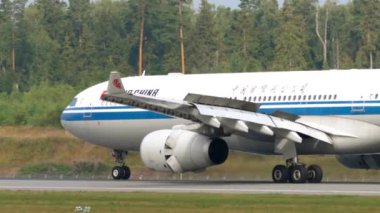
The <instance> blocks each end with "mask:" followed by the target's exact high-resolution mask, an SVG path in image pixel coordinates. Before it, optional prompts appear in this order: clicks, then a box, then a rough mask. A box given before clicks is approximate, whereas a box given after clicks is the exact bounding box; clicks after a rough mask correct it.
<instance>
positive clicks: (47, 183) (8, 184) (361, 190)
mask: <svg viewBox="0 0 380 213" xmlns="http://www.w3.org/2000/svg"><path fill="white" fill-rule="evenodd" d="M0 190H31V191H99V192H102V191H107V192H178V193H236V194H303V195H307V194H309V195H370V196H380V183H321V184H275V183H271V182H254V181H114V180H109V181H88V180H0Z"/></svg>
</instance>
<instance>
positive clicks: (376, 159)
mask: <svg viewBox="0 0 380 213" xmlns="http://www.w3.org/2000/svg"><path fill="white" fill-rule="evenodd" d="M336 159H337V160H338V161H339V163H341V164H343V165H344V166H346V167H348V168H351V169H380V154H372V155H337V156H336Z"/></svg>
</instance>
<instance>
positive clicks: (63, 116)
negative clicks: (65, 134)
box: [60, 107, 67, 129]
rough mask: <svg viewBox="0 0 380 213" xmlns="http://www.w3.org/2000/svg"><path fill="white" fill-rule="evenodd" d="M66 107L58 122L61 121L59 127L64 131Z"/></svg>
mask: <svg viewBox="0 0 380 213" xmlns="http://www.w3.org/2000/svg"><path fill="white" fill-rule="evenodd" d="M66 109H67V107H66V108H65V109H64V110H63V111H62V113H61V117H60V121H61V126H62V127H63V128H64V129H66V128H67V123H66V122H65V112H66Z"/></svg>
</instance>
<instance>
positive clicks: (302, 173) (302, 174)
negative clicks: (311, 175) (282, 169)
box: [290, 165, 308, 183]
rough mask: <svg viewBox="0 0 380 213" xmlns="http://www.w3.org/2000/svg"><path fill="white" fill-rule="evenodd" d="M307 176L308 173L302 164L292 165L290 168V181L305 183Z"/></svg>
mask: <svg viewBox="0 0 380 213" xmlns="http://www.w3.org/2000/svg"><path fill="white" fill-rule="evenodd" d="M307 177H308V173H307V169H306V167H305V166H304V165H294V166H292V167H291V168H290V182H292V183H305V182H306V180H307Z"/></svg>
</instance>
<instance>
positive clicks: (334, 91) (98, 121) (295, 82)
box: [61, 70, 380, 154]
mask: <svg viewBox="0 0 380 213" xmlns="http://www.w3.org/2000/svg"><path fill="white" fill-rule="evenodd" d="M378 79H380V70H339V71H332V70H330V71H298V72H263V73H229V74H197V75H181V74H169V75H162V76H142V77H127V78H123V79H122V81H123V84H124V87H125V89H126V91H127V92H128V93H132V94H139V95H146V96H152V97H157V98H165V99H172V100H183V99H184V97H185V96H186V95H187V94H188V93H195V94H202V95H211V96H218V97H227V98H232V99H239V100H244V101H248V102H255V103H259V104H260V105H261V107H260V109H259V112H261V113H266V114H272V113H274V112H276V111H280V112H286V113H289V114H292V115H297V116H298V118H297V119H298V120H297V122H300V123H303V124H306V125H308V126H311V127H315V128H318V129H321V130H326V132H328V133H331V135H332V136H331V137H332V138H333V140H334V143H333V145H332V146H328V145H325V144H318V142H313V143H303V144H301V145H299V146H298V147H297V149H298V152H299V154H345V153H347V154H349V153H378V152H380V128H379V126H380V84H379V83H378V82H377V81H378ZM106 90H107V82H103V83H100V84H97V85H95V86H92V87H90V88H88V89H86V90H84V91H82V92H81V93H79V94H78V95H77V96H75V98H74V100H73V102H72V103H71V104H70V105H69V106H68V107H67V108H66V109H65V110H64V111H63V113H62V116H61V122H62V125H63V126H64V128H65V129H67V130H68V131H70V132H71V133H72V134H74V135H75V136H77V137H79V138H81V139H84V140H86V141H88V142H90V143H93V144H98V145H101V146H105V147H108V148H110V149H116V150H126V151H127V150H128V151H138V150H139V147H140V143H141V141H142V138H143V137H144V136H145V135H147V134H148V133H150V132H152V131H155V130H159V129H171V128H172V127H173V126H175V125H178V124H187V123H190V121H186V120H183V119H177V118H172V117H169V116H166V115H162V114H159V113H155V112H151V111H147V110H144V109H139V108H135V107H129V106H124V105H119V104H114V103H110V102H106V101H102V100H101V99H100V97H101V95H102V93H103V92H104V91H106ZM378 128H379V129H378ZM347 135H352V137H347ZM378 136H379V137H378ZM363 137H365V140H361V139H362V138H363ZM225 140H226V141H227V143H228V145H229V148H230V149H234V150H240V151H245V152H254V153H262V154H274V149H273V138H271V137H265V136H260V135H241V134H240V135H235V134H234V135H232V136H231V137H228V138H226V139H225Z"/></svg>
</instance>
